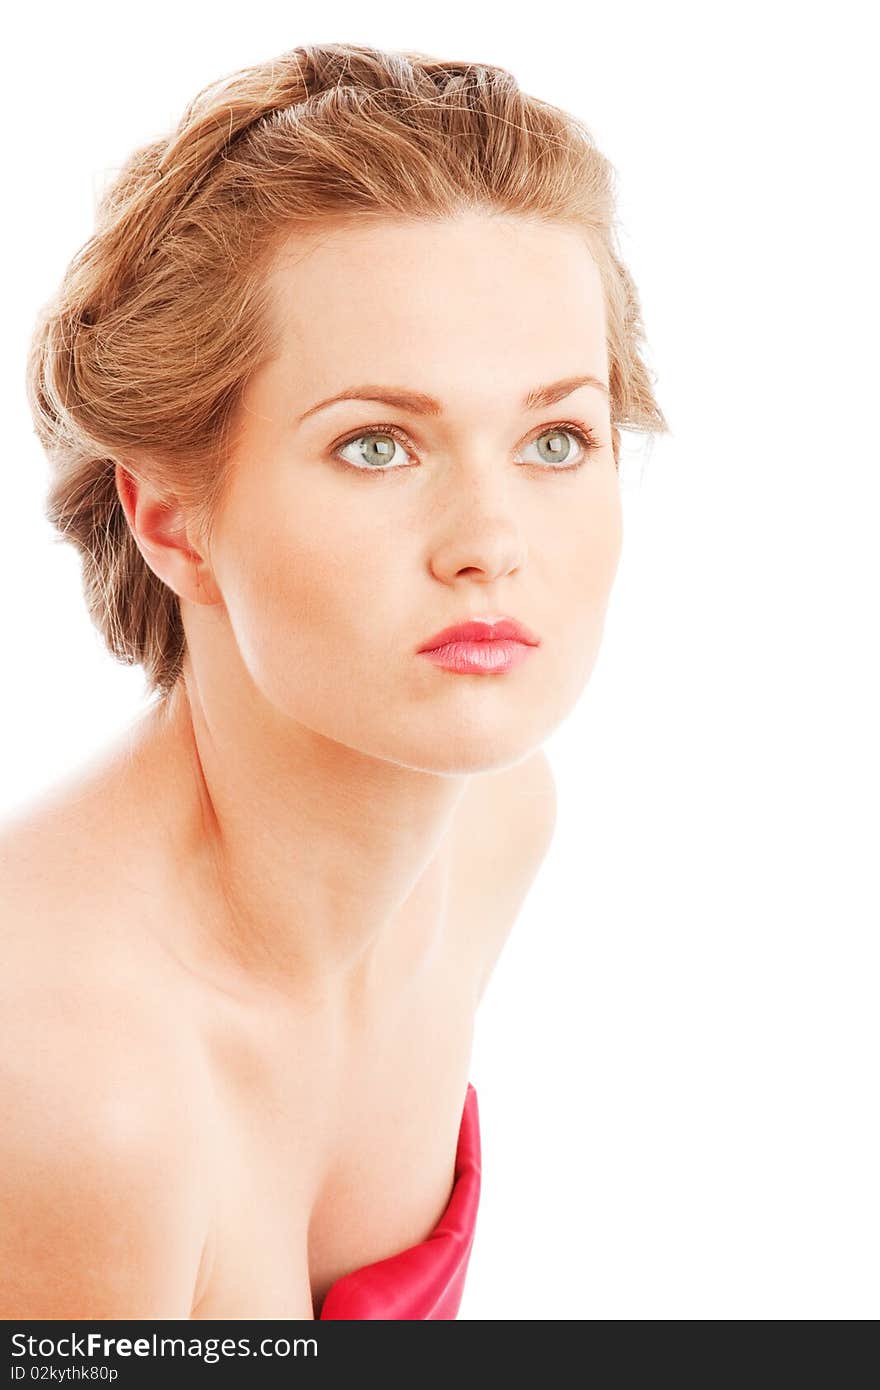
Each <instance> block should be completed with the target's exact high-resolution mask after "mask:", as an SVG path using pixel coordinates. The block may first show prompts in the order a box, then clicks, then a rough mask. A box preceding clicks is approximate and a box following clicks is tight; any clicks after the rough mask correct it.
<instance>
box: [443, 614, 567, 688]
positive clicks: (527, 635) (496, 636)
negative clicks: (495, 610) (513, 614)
mask: <svg viewBox="0 0 880 1390" xmlns="http://www.w3.org/2000/svg"><path fill="white" fill-rule="evenodd" d="M538 646H540V639H539V638H538V637H536V636H535V634H534V633H533V632H531V631H530V630H529V629H528V628H527V627H526V626H525V625H524V624H523V623H520V622H518V621H517V620H516V619H515V618H474V619H470V620H469V621H467V622H464V623H457V624H455V625H454V626H453V627H445V628H443V630H442V631H441V632H437V633H435V634H434V636H433V637H429V638H428V641H427V642H425V643H424V644H423V645H422V646H421V647H419V648H418V649H417V650H418V653H419V655H422V656H426V657H427V658H428V659H429V660H430V661H432V662H433V663H434V664H435V665H437V666H442V667H445V668H446V669H447V670H450V671H458V672H461V673H463V674H464V673H471V674H474V675H495V674H499V673H503V672H505V671H510V670H512V669H513V668H514V667H515V666H519V665H521V664H522V662H523V661H526V660H527V659H528V657H529V655H530V653H531V651H532V650H533V649H534V648H535V647H538Z"/></svg>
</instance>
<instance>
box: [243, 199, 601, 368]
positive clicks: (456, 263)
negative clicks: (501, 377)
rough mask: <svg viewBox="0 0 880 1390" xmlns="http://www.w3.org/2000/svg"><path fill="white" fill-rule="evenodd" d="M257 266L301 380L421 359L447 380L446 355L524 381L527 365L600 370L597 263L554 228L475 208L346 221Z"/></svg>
mask: <svg viewBox="0 0 880 1390" xmlns="http://www.w3.org/2000/svg"><path fill="white" fill-rule="evenodd" d="M268 274H269V277H270V281H271V288H272V296H271V302H272V306H273V307H272V312H273V314H275V315H277V326H278V329H279V332H280V335H281V343H282V356H283V357H288V356H292V357H294V358H295V359H296V360H297V362H298V363H299V365H300V369H303V370H305V371H306V374H307V376H308V378H309V381H310V385H312V384H314V385H317V384H319V383H320V384H322V385H323V384H327V385H328V386H329V387H332V386H334V385H336V384H338V383H339V382H340V381H342V380H343V379H347V376H348V374H349V373H350V372H354V373H355V375H361V376H362V375H363V374H364V369H365V367H366V366H367V365H369V367H370V372H369V375H370V377H371V378H374V379H383V378H384V377H386V376H388V375H389V374H390V377H393V378H400V379H402V380H410V379H411V378H412V377H413V375H414V372H415V371H416V368H418V369H419V370H420V372H421V370H422V369H424V370H426V371H427V370H430V367H431V364H432V362H433V363H436V365H437V367H438V368H439V369H441V370H440V375H444V371H445V375H446V376H447V379H448V378H449V376H450V373H451V372H452V369H453V368H454V365H455V363H456V362H459V363H460V364H462V366H464V365H465V364H466V368H467V372H470V371H472V370H473V369H474V365H475V363H476V364H479V365H480V366H481V367H482V368H484V369H486V370H491V369H497V370H503V371H504V372H506V373H510V372H513V373H515V374H516V375H521V376H522V377H523V380H524V381H526V379H527V385H533V384H534V382H533V381H532V377H533V376H535V372H536V370H537V374H538V375H537V378H536V380H537V379H538V378H541V379H545V378H546V379H549V378H550V377H552V376H553V374H554V372H556V374H557V375H559V376H562V375H564V374H565V373H566V372H572V371H573V370H575V369H577V370H580V371H583V372H593V373H594V374H595V375H597V376H599V377H600V378H603V379H604V378H607V356H606V342H605V333H606V319H605V305H604V296H603V291H602V283H601V277H600V274H599V269H598V267H597V265H596V262H595V260H594V259H593V257H592V255H591V253H590V249H589V246H588V243H587V241H586V239H585V236H584V234H583V233H581V232H580V231H578V230H577V229H574V228H571V227H568V226H564V225H561V224H550V223H539V222H536V221H533V220H528V219H525V218H520V217H514V216H496V215H489V214H477V213H475V214H467V215H463V216H461V217H457V218H455V219H447V220H432V221H391V220H386V219H383V220H382V221H375V222H372V221H371V222H368V223H366V224H354V225H352V224H348V225H342V226H337V227H330V228H328V229H326V230H324V231H322V232H320V233H318V234H310V235H309V236H308V237H305V236H303V235H302V234H293V235H291V236H290V237H289V238H288V239H287V240H286V241H285V242H283V243H282V244H281V246H280V248H279V250H278V252H277V254H276V256H275V258H274V260H273V263H272V266H271V268H270V270H269V272H268ZM557 368H558V369H559V370H558V371H557ZM412 384H413V385H418V384H419V382H416V381H413V383H412ZM422 384H423V385H426V387H427V389H430V387H429V386H427V383H425V382H424V381H423V382H422Z"/></svg>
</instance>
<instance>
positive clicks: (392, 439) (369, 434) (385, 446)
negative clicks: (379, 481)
mask: <svg viewBox="0 0 880 1390" xmlns="http://www.w3.org/2000/svg"><path fill="white" fill-rule="evenodd" d="M363 440H368V441H369V443H368V444H367V446H366V448H364V447H363V443H362V441H363ZM398 444H408V445H409V446H410V448H412V447H413V445H412V443H411V441H410V440H409V439H407V437H406V435H405V434H404V433H403V430H401V429H398V427H397V426H396V425H374V426H373V428H372V429H369V430H365V431H363V432H362V433H361V434H355V435H350V436H349V438H348V439H344V440H343V441H342V443H341V444H337V445H335V446H334V448H333V451H332V452H333V457H334V458H338V459H341V460H342V462H343V463H347V464H348V465H349V467H350V468H358V469H360V471H361V472H362V473H388V472H390V471H391V470H392V469H394V471H395V472H396V471H397V469H399V468H402V467H404V466H405V465H403V464H400V463H393V462H392V460H393V458H394V454H395V450H396V448H397V445H398ZM353 445H357V446H358V447H357V449H356V450H355V451H354V452H355V457H354V458H346V457H345V455H344V453H343V450H344V449H350V448H352V446H353Z"/></svg>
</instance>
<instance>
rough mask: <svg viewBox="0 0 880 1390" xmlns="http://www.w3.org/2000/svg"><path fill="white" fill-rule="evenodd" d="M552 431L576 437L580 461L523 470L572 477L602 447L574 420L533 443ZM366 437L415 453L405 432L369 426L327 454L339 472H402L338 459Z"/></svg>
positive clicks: (557, 425)
mask: <svg viewBox="0 0 880 1390" xmlns="http://www.w3.org/2000/svg"><path fill="white" fill-rule="evenodd" d="M554 430H563V431H565V432H566V433H568V434H573V435H575V437H576V438H577V439H579V440H580V442H581V444H582V446H583V450H584V453H583V457H582V458H581V459H579V461H578V462H577V463H563V464H552V463H546V464H543V463H534V464H532V463H528V464H525V465H523V466H524V467H526V468H537V469H538V471H539V472H541V473H575V472H576V471H577V470H578V469H579V468H582V467H583V466H584V464H585V463H586V462H587V461H588V459H589V457H590V454H591V453H593V452H594V451H595V450H596V449H598V448H600V447H601V446H600V443H599V440H598V439H597V438H596V436H595V434H594V432H593V430H592V429H591V428H590V426H589V425H585V424H584V423H583V422H582V421H581V422H578V421H576V420H559V421H556V422H555V423H554V424H552V425H544V426H543V427H542V428H541V429H540V430H538V432H537V434H535V435H533V439H540V438H541V435H542V434H550V433H551V432H552V431H554ZM368 434H390V435H391V437H392V438H393V439H397V440H399V441H400V443H401V444H404V445H406V446H407V448H409V449H411V450H412V451H413V453H416V452H417V450H416V446H415V444H414V443H413V441H412V440H411V439H410V437H409V435H408V434H407V433H406V431H405V430H402V429H401V428H400V426H399V425H370V426H368V427H367V428H366V429H360V430H358V431H357V433H356V434H350V435H348V436H347V437H346V438H345V439H340V440H339V442H338V443H336V444H334V445H333V447H332V449H331V451H330V457H331V458H332V459H333V461H334V462H335V463H338V464H339V465H340V467H341V468H346V469H348V471H349V472H354V473H379V474H387V473H402V472H405V471H406V470H405V467H404V466H402V465H400V464H394V465H392V466H389V467H387V468H386V467H381V468H380V467H376V468H370V467H368V466H367V465H366V464H364V465H360V464H357V463H349V462H348V460H347V459H344V458H340V457H339V451H340V450H341V449H344V448H345V447H346V446H347V445H348V444H353V443H354V442H355V440H356V439H362V438H363V437H364V436H365V435H368ZM531 442H532V440H530V441H529V443H531Z"/></svg>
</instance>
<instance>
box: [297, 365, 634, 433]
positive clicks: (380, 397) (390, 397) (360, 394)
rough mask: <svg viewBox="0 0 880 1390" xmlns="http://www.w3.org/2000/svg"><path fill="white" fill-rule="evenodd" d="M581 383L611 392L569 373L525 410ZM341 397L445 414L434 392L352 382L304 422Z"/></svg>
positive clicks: (536, 393)
mask: <svg viewBox="0 0 880 1390" xmlns="http://www.w3.org/2000/svg"><path fill="white" fill-rule="evenodd" d="M581 386H594V387H595V388H596V390H597V391H602V392H604V394H605V395H606V396H607V395H608V385H607V383H606V382H604V381H600V380H599V378H598V377H596V376H590V375H587V376H567V377H563V378H562V380H561V381H552V382H550V384H549V385H547V386H536V387H535V389H534V390H533V391H529V393H528V395H527V396H525V397H524V398H523V400H522V401H521V403H520V404H521V408H522V410H524V411H526V410H544V409H546V407H547V406H550V405H555V404H556V402H557V401H561V400H563V399H564V398H565V397H566V396H570V395H571V394H572V392H573V391H577V390H578V388H579V387H581ZM337 401H379V402H381V403H382V404H383V405H393V406H397V408H398V409H399V410H409V411H411V412H412V413H413V414H414V415H442V414H443V406H442V405H441V404H440V402H439V401H437V400H435V399H434V397H433V396H426V395H424V393H423V392H421V391H410V390H408V389H407V388H406V387H402V386H373V385H367V386H351V387H349V388H348V390H347V391H340V392H338V394H337V395H335V396H328V397H327V399H326V400H325V401H319V402H318V404H317V405H313V406H311V407H310V408H309V409H308V410H307V411H306V412H305V414H304V415H301V416H300V417H299V419H300V423H301V422H302V421H303V420H306V419H308V417H309V416H310V415H314V414H315V413H316V412H317V411H319V410H326V408H327V406H330V405H335V404H336V402H337Z"/></svg>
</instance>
